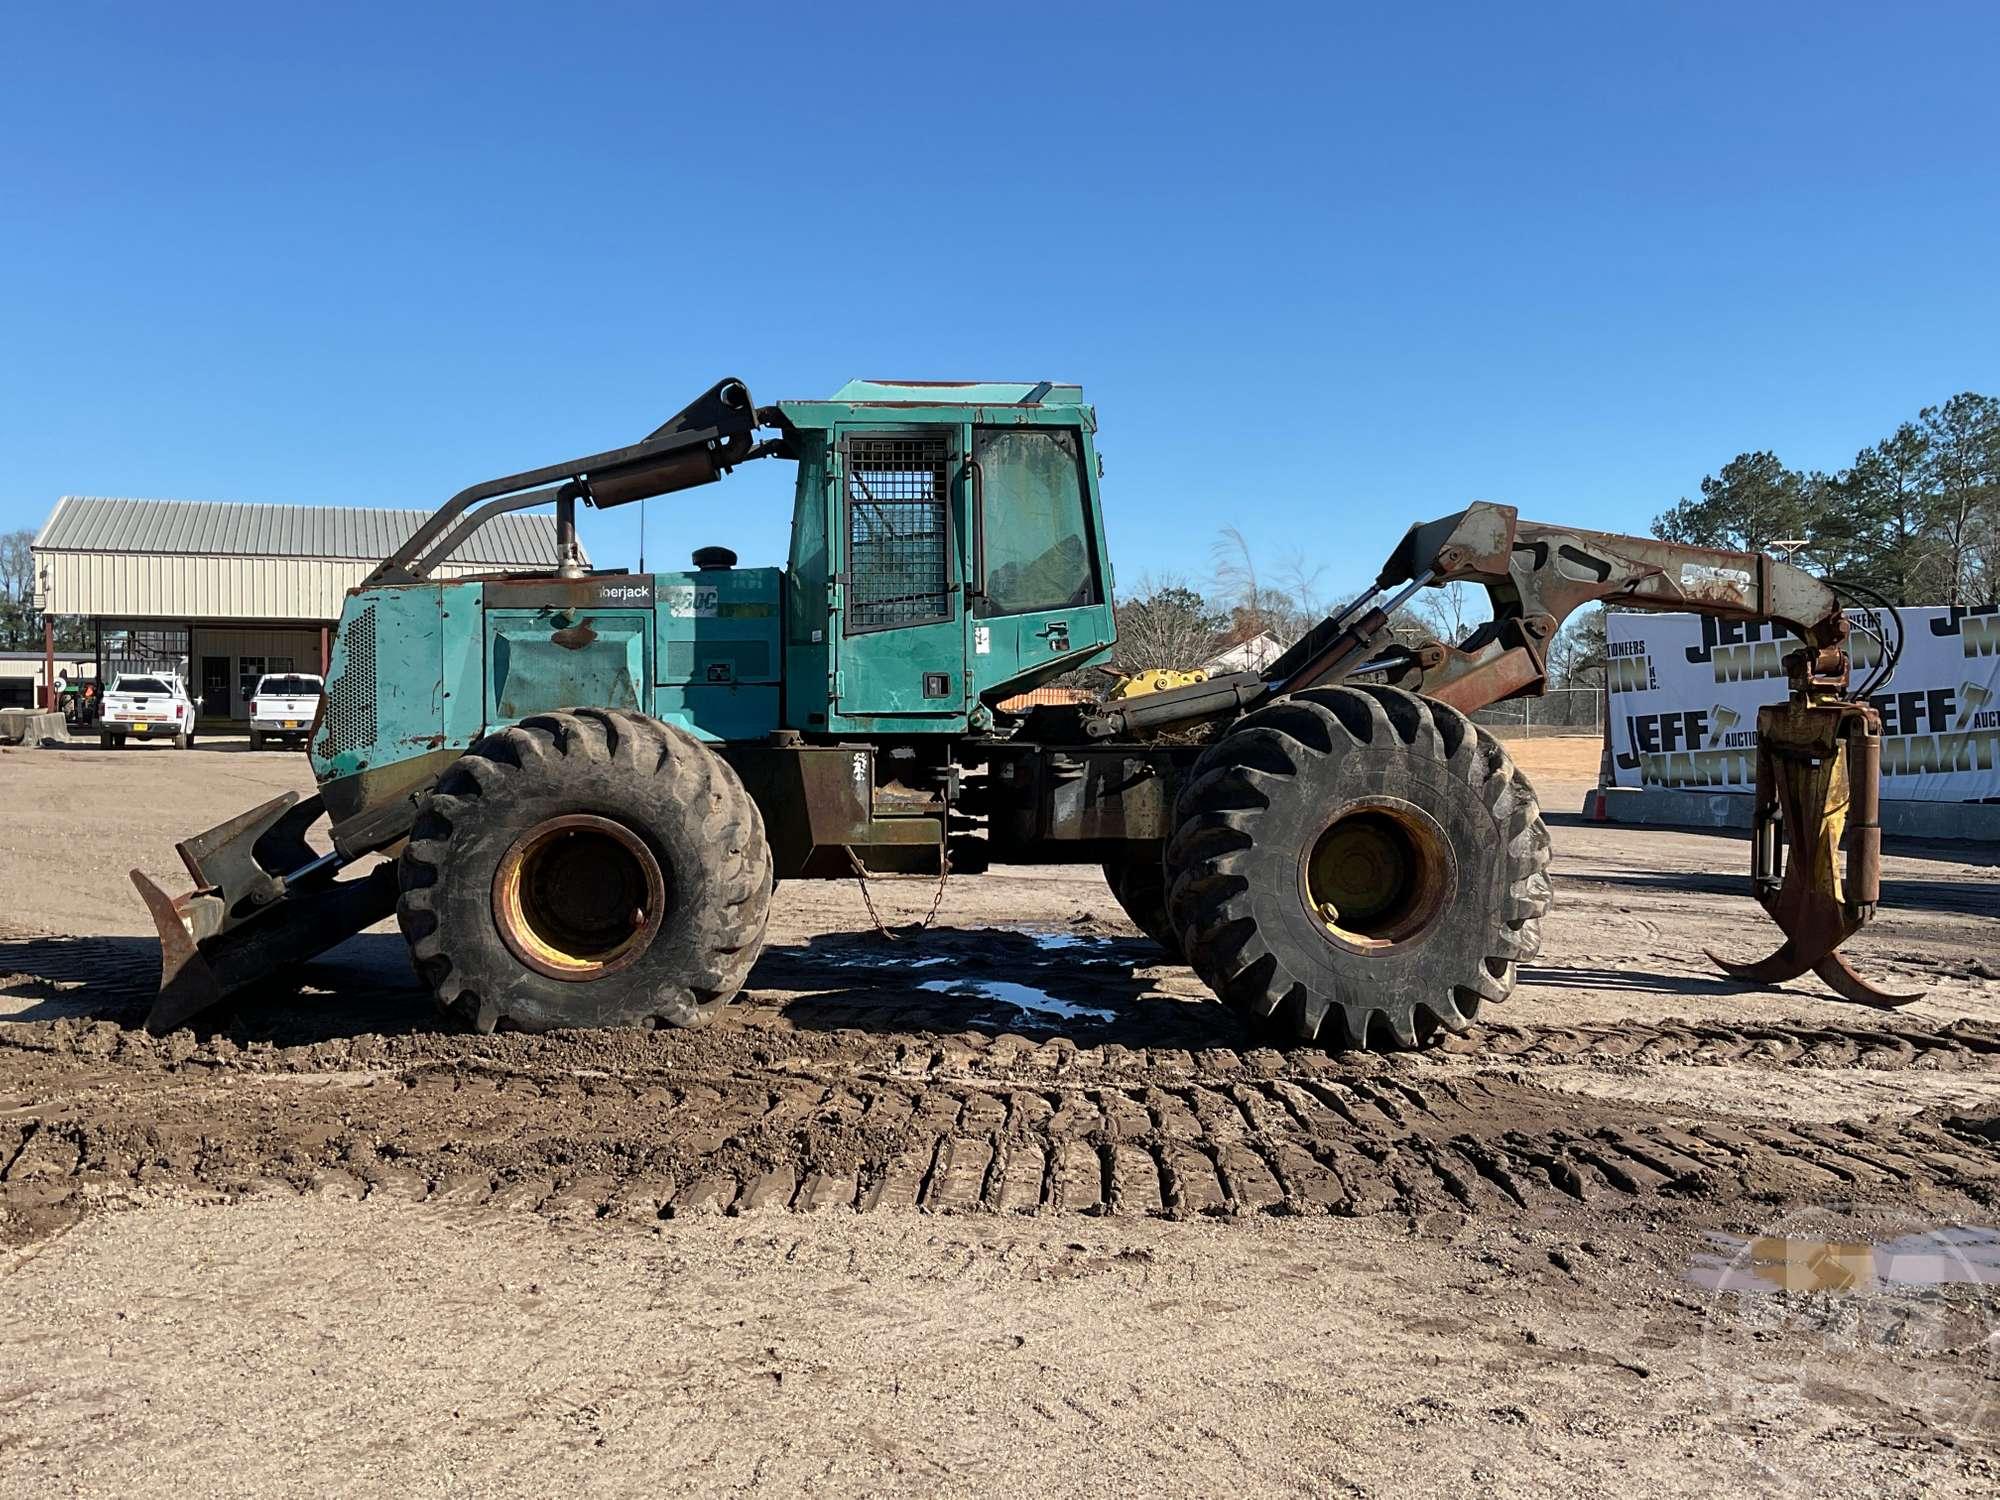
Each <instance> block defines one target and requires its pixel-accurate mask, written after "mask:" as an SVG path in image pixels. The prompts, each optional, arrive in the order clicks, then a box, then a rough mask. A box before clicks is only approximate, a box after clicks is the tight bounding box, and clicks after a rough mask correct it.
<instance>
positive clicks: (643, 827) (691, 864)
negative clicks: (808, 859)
mask: <svg viewBox="0 0 2000 1500" xmlns="http://www.w3.org/2000/svg"><path fill="white" fill-rule="evenodd" d="M398 879H399V883H400V887H401V897H400V899H399V901H398V902H397V907H396V917H397V921H398V923H399V924H400V925H401V927H402V929H403V935H404V937H405V938H406V939H408V941H409V944H410V952H411V954H412V956H413V958H414V959H415V961H416V966H417V972H418V973H419V974H420V975H421V976H422V977H423V979H424V981H425V983H427V984H428V985H429V986H430V987H431V990H432V993H433V994H435V995H436V996H437V999H438V1001H439V1003H440V1004H441V1005H443V1006H444V1007H445V1008H446V1009H447V1010H449V1011H451V1012H453V1013H454V1014H456V1015H458V1016H459V1017H461V1018H462V1019H464V1020H465V1021H466V1022H468V1023H469V1024H471V1025H473V1026H475V1027H477V1028H478V1029H479V1030H481V1031H491V1030H493V1029H494V1027H495V1026H497V1025H500V1024H502V1023H503V1022H504V1023H506V1024H508V1025H511V1026H514V1027H518V1028H519V1029H521V1030H523V1031H548V1030H553V1029H555V1028H558V1027H571V1026H576V1027H587V1026H652V1025H656V1024H659V1023H665V1024H667V1025H670V1026H698V1025H700V1024H702V1023H703V1022H705V1021H707V1020H708V1019H709V1018H710V1016H712V1015H713V1014H714V1012H715V1011H717V1010H719V1009H720V1008H721V1007H722V1006H723V1005H724V1004H726V1003H727V1002H728V1001H729V999H730V997H731V996H733V995H734V994H735V993H736V992H737V991H738V990H739V989H741V988H742V985H743V981H744V979H745V978H746V977H747V976H748V974H749V972H750V966H751V965H752V964H753V963H755V962H756V959H757V954H758V952H759V950H760V949H761V948H762V947H763V942H764V926H765V922H766V920H767V919H768V917H769V914H770V900H771V855H770V848H769V846H768V845H767V844H766V843H765V839H764V822H763V818H762V817H761V816H760V815H759V813H758V811H757V805H756V803H754V802H752V801H751V800H750V797H749V794H748V793H747V792H745V791H744V789H743V783H742V782H741V781H740V780H738V779H737V776H736V773H735V771H733V770H732V769H730V767H729V765H728V763H727V762H725V761H724V760H722V758H721V757H720V756H718V755H716V754H715V752H714V751H712V750H710V749H709V748H708V747H707V746H706V745H704V744H702V743H701V742H700V741H699V740H697V739H695V738H694V737H693V736H692V735H688V734H685V733H683V732H682V731H681V730H678V729H674V728H672V727H670V726H668V725H666V724H662V723H661V722H660V721H659V720H657V719H652V718H648V717H646V716H645V715H643V714H637V713H630V712H622V711H611V710H603V709H575V710H568V711H565V712H561V713H548V714H537V715H535V716H533V717H532V718H528V719H524V720H523V721H522V722H521V723H520V724H518V725H516V726H514V727H513V728H510V729H503V730H500V731H498V732H497V733H494V734H490V735H488V736H487V737H486V738H485V739H483V740H480V741H479V742H478V743H477V744H475V745H473V746H472V747H471V748H470V749H469V750H467V751H466V752H465V754H464V755H463V756H462V757H461V758H460V759H459V760H458V761H457V762H456V763H455V764H453V765H452V766H451V768H450V769H448V770H447V771H446V772H445V773H444V775H443V776H441V777H440V778H439V779H438V784H437V787H436V789H435V790H433V791H432V792H431V794H430V795H429V797H427V798H426V799H425V802H424V806H423V808H422V809H421V810H420V811H419V813H418V815H417V822H416V826H415V828H414V829H412V831H411V834H410V842H409V844H408V846H407V847H406V848H405V850H404V852H403V856H402V859H401V862H400V865H399V867H398Z"/></svg>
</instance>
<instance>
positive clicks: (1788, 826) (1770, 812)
mask: <svg viewBox="0 0 2000 1500" xmlns="http://www.w3.org/2000/svg"><path fill="white" fill-rule="evenodd" d="M1881 746H1882V740H1881V721H1880V719H1879V718H1878V717H1877V716H1876V714H1875V711H1874V710H1873V709H1872V708H1870V707H1868V706H1867V705H1866V704H1861V703H1855V702H1852V701H1851V700H1847V699H1838V700H1833V701H1827V702H1817V703H1815V702H1806V701H1801V700H1800V698H1799V697H1798V696H1797V695H1796V694H1795V695H1794V697H1793V698H1792V699H1790V700H1788V701H1786V702H1784V703H1775V704H1771V705H1768V706H1767V707H1765V708H1763V709H1760V710H1759V711H1758V715H1757V811H1756V818H1755V822H1754V826H1753V829H1752V832H1751V846H1750V847H1751V854H1750V881H1751V888H1752V890H1753V891H1754V892H1755V894H1756V897H1757V901H1758V904H1759V905H1761V906H1762V907H1763V908H1764V910H1765V911H1766V912H1768V913H1769V914H1770V917H1771V920H1772V921H1773V922H1775V923H1777V924H1778V930H1779V931H1780V932H1782V933H1784V935H1785V940H1784V942H1783V943H1781V944H1780V945H1779V947H1778V950H1777V951H1776V952H1775V953H1772V954H1771V955H1770V956H1769V957H1766V958H1761V959H1758V960H1757V961H1756V962H1754V963H1735V962H1732V961H1730V960H1729V959H1726V958H1723V957H1722V956H1721V955H1720V954H1718V953H1716V952H1715V951H1713V950H1712V949H1711V950H1710V951H1709V955H1708V956H1709V958H1710V959H1711V960H1713V961H1714V963H1715V964H1716V965H1717V966H1718V967H1720V968H1721V969H1722V971H1723V972H1724V973H1725V974H1727V975H1729V976H1730V978H1732V979H1740V980H1743V981H1745V982H1746V983H1751V984H1769V985H1777V984H1783V983H1784V982H1785V981H1786V980H1788V979H1796V978H1798V977H1799V976H1800V975H1801V974H1804V973H1806V972H1807V971H1808V970H1810V971H1811V972H1813V973H1815V974H1817V975H1819V977H1820V978H1821V979H1823V980H1825V981H1826V984H1827V987H1828V988H1829V989H1831V990H1832V991H1833V992H1834V994H1835V995H1837V996H1838V997H1839V998H1841V999H1843V1000H1848V1001H1852V1002H1853V1003H1855V1004H1857V1005H1869V1006H1874V1007H1876V1008H1877V1009H1881V1010H1891V1009H1894V1008H1895V1007H1896V1006H1899V1005H1908V1004H1909V1003H1910V1002H1912V1001H1914V1000H1921V999H1922V998H1923V992H1922V991H1921V990H1920V991H1917V992H1916V993H1914V994H1894V993H1892V992H1890V991H1888V990H1884V989H1880V988H1878V987H1877V986H1875V985H1873V984H1870V983H1869V982H1868V981H1867V980H1865V979H1863V978H1862V977H1861V976H1860V975H1859V974H1857V973H1855V972H1854V969H1853V967H1852V966H1851V965H1850V964H1849V963H1848V962H1847V960H1846V959H1845V958H1844V957H1842V956H1841V955H1840V954H1839V953H1837V952H1835V951H1834V950H1835V949H1837V948H1838V947H1839V946H1840V945H1841V944H1842V943H1844V942H1846V941H1847V940H1848V939H1849V938H1850V937H1852V936H1853V935H1854V934H1855V933H1856V932H1858V931H1860V930H1861V928H1862V927H1863V926H1864V925H1866V924H1867V922H1868V921H1869V920H1870V919H1871V918H1872V917H1873V916H1874V915H1875V908H1876V904H1877V902H1878V901H1879V899H1880V892H1881V873H1882V831H1881V828H1880V826H1879V824H1878V823H1877V821H1876V813H1877V809H1878V807H1879V806H1880V800H1879V799H1880V789H1881ZM1850 815H1851V825H1850ZM1843 838H1845V839H1846V842H1847V860H1846V866H1847V868H1846V872H1845V880H1844V881H1843V878H1842V869H1841V858H1840V848H1841V843H1842V840H1843Z"/></svg>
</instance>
